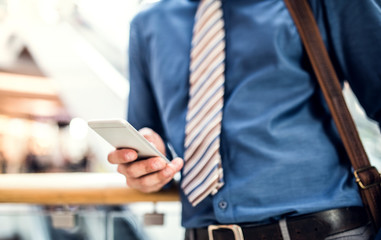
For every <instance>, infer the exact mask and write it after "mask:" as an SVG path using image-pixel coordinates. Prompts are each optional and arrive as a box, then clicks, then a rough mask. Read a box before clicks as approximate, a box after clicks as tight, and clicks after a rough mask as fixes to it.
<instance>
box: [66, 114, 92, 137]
mask: <svg viewBox="0 0 381 240" xmlns="http://www.w3.org/2000/svg"><path fill="white" fill-rule="evenodd" d="M69 126H70V136H71V137H73V138H74V139H85V138H86V136H87V131H88V126H87V123H86V121H85V120H83V119H82V118H73V119H72V120H71V121H70V125H69Z"/></svg>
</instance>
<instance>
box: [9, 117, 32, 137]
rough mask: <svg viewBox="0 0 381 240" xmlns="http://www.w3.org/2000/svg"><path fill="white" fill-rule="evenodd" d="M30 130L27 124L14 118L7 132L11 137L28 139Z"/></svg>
mask: <svg viewBox="0 0 381 240" xmlns="http://www.w3.org/2000/svg"><path fill="white" fill-rule="evenodd" d="M28 130H29V128H28V125H27V123H26V122H25V121H24V120H22V119H18V118H13V119H11V120H10V121H9V122H8V126H7V131H8V134H9V135H10V136H13V137H18V138H22V137H26V136H28V135H29V131H28Z"/></svg>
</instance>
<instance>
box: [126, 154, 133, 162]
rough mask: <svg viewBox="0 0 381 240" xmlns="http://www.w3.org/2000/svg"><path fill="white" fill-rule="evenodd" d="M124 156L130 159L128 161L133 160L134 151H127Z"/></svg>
mask: <svg viewBox="0 0 381 240" xmlns="http://www.w3.org/2000/svg"><path fill="white" fill-rule="evenodd" d="M126 157H127V159H128V160H130V161H132V160H135V153H133V152H128V153H127V154H126Z"/></svg>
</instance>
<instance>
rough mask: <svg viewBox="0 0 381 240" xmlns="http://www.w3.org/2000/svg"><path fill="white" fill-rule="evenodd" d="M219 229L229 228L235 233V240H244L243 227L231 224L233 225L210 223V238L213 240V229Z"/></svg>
mask: <svg viewBox="0 0 381 240" xmlns="http://www.w3.org/2000/svg"><path fill="white" fill-rule="evenodd" d="M218 229H229V230H231V231H232V232H233V234H234V240H244V238H243V233H242V228H241V227H240V226H238V225H235V224H231V225H209V226H208V236H209V240H213V239H214V238H213V231H214V230H218Z"/></svg>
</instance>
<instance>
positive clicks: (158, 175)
mask: <svg viewBox="0 0 381 240" xmlns="http://www.w3.org/2000/svg"><path fill="white" fill-rule="evenodd" d="M182 167H183V160H182V159H180V158H176V159H174V160H173V161H172V162H171V163H170V164H167V165H166V167H165V168H164V169H162V170H160V171H159V172H155V173H152V174H149V175H145V176H143V177H140V178H129V177H126V180H127V184H128V185H129V186H130V187H132V188H135V189H138V190H140V191H142V192H146V193H149V192H156V191H159V190H160V189H161V188H162V187H163V186H164V185H165V184H167V183H168V182H169V181H171V180H172V178H173V176H174V175H175V174H176V173H177V172H178V171H180V169H181V168H182Z"/></svg>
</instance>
